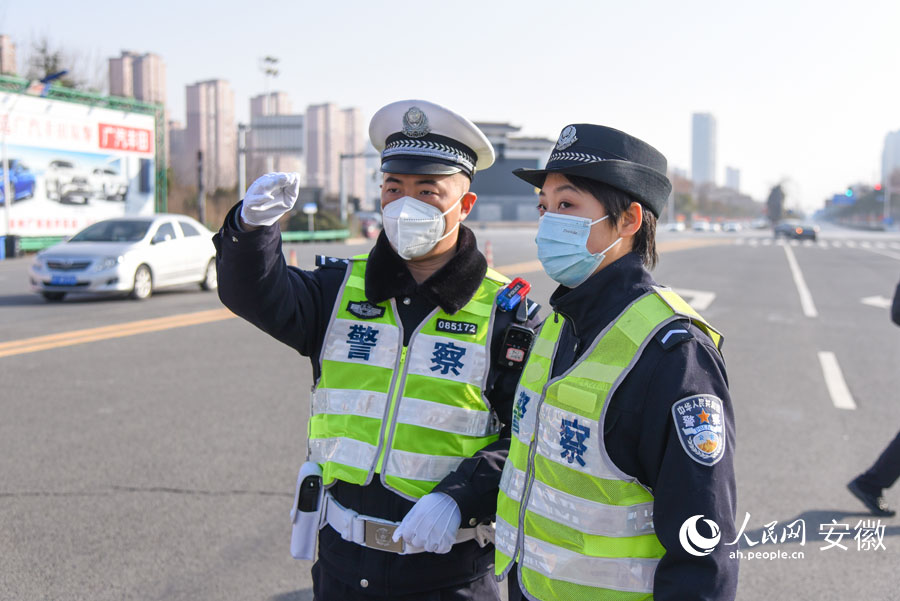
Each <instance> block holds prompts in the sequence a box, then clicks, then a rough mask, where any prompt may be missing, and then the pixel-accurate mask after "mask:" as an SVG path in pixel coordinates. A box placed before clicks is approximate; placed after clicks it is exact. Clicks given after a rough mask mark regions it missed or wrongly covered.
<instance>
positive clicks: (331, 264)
mask: <svg viewBox="0 0 900 601" xmlns="http://www.w3.org/2000/svg"><path fill="white" fill-rule="evenodd" d="M349 264H350V261H349V260H347V259H340V258H338V257H326V256H325V255H316V267H322V268H323V269H344V268H346V267H347V265H349Z"/></svg>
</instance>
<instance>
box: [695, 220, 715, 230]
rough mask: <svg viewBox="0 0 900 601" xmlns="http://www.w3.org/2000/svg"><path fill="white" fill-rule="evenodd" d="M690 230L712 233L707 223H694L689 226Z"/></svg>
mask: <svg viewBox="0 0 900 601" xmlns="http://www.w3.org/2000/svg"><path fill="white" fill-rule="evenodd" d="M691 229H692V230H694V231H695V232H710V231H712V226H710V225H709V222H708V221H695V222H694V223H693V224H691Z"/></svg>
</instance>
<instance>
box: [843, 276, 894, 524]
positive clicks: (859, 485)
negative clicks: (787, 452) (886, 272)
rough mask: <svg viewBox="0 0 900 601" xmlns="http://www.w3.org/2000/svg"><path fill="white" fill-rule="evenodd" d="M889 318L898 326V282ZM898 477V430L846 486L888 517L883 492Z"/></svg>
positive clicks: (888, 508) (879, 513)
mask: <svg viewBox="0 0 900 601" xmlns="http://www.w3.org/2000/svg"><path fill="white" fill-rule="evenodd" d="M891 320H892V321H893V322H894V323H895V324H897V325H898V326H900V283H898V284H897V290H896V291H894V302H893V303H892V304H891ZM898 479H900V432H898V433H897V436H896V437H894V440H893V441H891V443H890V444H889V445H888V446H887V448H886V449H885V450H884V451H882V453H881V455H880V456H879V457H878V459H877V460H876V461H875V463H874V464H873V465H872V467H870V468H869V469H868V470H866V471H865V472H863V473H862V474H860V475H859V476H857V477H856V478H854V479H853V480H851V481H850V483H849V484H847V488H848V489H849V490H850V492H851V493H853V496H855V497H856V498H857V499H859V500H860V501H862V504H863V505H865V506H866V507H867V508H868V509H869V511H871V512H872V515H877V516H880V517H888V518H889V517H893V516H895V515H896V514H897V512H896V511H895V510H894V509H891V508H890V507H888V504H887V501H885V499H884V495H883V492H884V490H885V489H888V488H890V487H891V486H893V485H894V483H895V482H897V480H898Z"/></svg>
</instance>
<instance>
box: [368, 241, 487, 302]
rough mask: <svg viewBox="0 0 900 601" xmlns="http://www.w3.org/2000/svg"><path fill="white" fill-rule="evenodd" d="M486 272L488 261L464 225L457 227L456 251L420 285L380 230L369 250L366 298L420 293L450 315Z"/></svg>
mask: <svg viewBox="0 0 900 601" xmlns="http://www.w3.org/2000/svg"><path fill="white" fill-rule="evenodd" d="M486 273H487V260H485V258H484V255H482V254H481V252H480V251H479V250H478V247H477V246H476V244H475V234H473V233H472V230H470V229H469V228H467V227H466V226H464V225H460V226H459V240H458V241H457V243H456V254H455V255H453V258H452V259H450V260H449V261H448V262H447V264H446V265H444V266H443V267H441V268H440V269H438V270H437V271H436V272H434V273H433V274H432V275H431V277H429V278H428V279H427V280H425V281H424V282H422V283H421V284H417V283H416V280H415V279H413V277H412V274H411V273H410V272H409V269H407V268H406V261H404V260H403V259H402V258H400V255H398V254H397V253H396V251H394V249H393V248H392V247H391V243H390V242H388V239H387V236H386V235H385V233H384V231H382V232H381V234H380V235H379V236H378V240H377V241H376V242H375V247H374V248H372V251H371V252H370V253H369V260H368V265H367V266H366V298H367V299H368V300H369V301H370V302H373V303H380V302H383V301H386V300H388V299H389V298H397V297H402V296H413V295H415V294H421V295H422V296H423V297H425V299H427V300H428V301H430V302H432V303H433V304H435V305H438V306H439V307H440V308H441V309H443V310H444V312H445V313H449V314H450V315H453V314H454V313H456V312H457V311H459V310H460V309H462V308H463V307H464V306H465V305H466V303H468V302H469V301H470V300H471V299H472V297H473V296H474V295H475V292H477V291H478V287H479V286H481V281H482V280H483V279H484V275H485V274H486Z"/></svg>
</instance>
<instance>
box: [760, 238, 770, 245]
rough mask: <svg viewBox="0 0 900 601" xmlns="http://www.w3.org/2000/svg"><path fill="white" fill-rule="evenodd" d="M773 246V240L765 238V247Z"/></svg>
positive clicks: (763, 243) (763, 242)
mask: <svg viewBox="0 0 900 601" xmlns="http://www.w3.org/2000/svg"><path fill="white" fill-rule="evenodd" d="M771 244H772V241H771V240H769V239H768V238H763V241H762V245H763V246H769V245H771Z"/></svg>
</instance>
